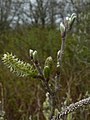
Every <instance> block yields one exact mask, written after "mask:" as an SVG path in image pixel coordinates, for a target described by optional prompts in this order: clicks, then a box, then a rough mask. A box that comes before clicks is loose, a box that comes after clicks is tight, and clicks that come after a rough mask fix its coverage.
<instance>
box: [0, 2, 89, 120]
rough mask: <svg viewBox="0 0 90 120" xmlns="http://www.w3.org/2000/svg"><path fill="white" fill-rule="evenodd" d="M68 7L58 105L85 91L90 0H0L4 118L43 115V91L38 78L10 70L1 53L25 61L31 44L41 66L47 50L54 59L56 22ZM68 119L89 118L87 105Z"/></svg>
mask: <svg viewBox="0 0 90 120" xmlns="http://www.w3.org/2000/svg"><path fill="white" fill-rule="evenodd" d="M73 12H75V13H76V14H77V20H76V21H75V24H74V27H73V29H72V31H71V32H70V33H69V34H68V36H67V41H66V48H65V54H64V58H63V63H62V64H63V65H62V75H61V81H60V84H61V91H59V92H58V98H57V106H59V109H60V107H61V105H62V104H65V103H66V104H67V105H68V104H70V103H72V102H76V101H79V100H80V99H82V98H86V97H88V96H90V0H0V101H1V103H0V113H1V110H4V111H5V118H6V119H7V120H30V117H32V118H33V120H45V118H44V116H43V112H42V104H43V102H44V100H45V91H44V90H43V88H42V84H41V83H40V81H37V80H35V79H31V78H19V77H16V76H15V75H14V74H12V73H10V72H9V70H8V69H7V68H6V67H5V66H4V65H3V63H2V61H1V57H2V56H3V54H4V53H6V52H10V53H13V55H16V56H17V57H18V58H20V59H21V60H24V61H26V62H30V59H29V52H28V51H29V49H34V50H35V49H36V50H37V51H38V54H39V60H40V63H41V66H42V68H43V63H44V61H45V59H46V58H47V57H48V56H52V57H53V59H54V62H55V63H56V54H57V51H58V50H59V49H60V46H61V36H60V31H59V24H60V22H61V21H63V20H64V19H65V17H66V16H70V15H71V14H72V13H73ZM53 74H54V73H53ZM72 120H90V106H87V107H84V108H81V109H79V110H77V111H76V112H74V113H73V117H72Z"/></svg>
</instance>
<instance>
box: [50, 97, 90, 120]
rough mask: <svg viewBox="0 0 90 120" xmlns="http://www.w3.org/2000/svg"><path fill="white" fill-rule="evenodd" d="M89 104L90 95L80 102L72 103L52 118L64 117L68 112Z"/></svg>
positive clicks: (56, 119)
mask: <svg viewBox="0 0 90 120" xmlns="http://www.w3.org/2000/svg"><path fill="white" fill-rule="evenodd" d="M88 104H90V97H88V98H86V99H82V100H80V101H79V102H76V103H72V104H70V105H69V106H67V107H66V108H65V109H63V110H62V111H61V112H60V113H58V115H57V116H53V118H52V119H51V120H60V118H63V117H64V116H66V115H67V114H69V113H71V112H73V111H75V110H77V109H79V108H80V107H83V106H85V105H88Z"/></svg>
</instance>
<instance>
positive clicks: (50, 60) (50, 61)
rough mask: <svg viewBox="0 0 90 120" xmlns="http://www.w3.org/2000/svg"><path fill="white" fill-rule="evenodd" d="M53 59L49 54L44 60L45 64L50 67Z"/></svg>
mask: <svg viewBox="0 0 90 120" xmlns="http://www.w3.org/2000/svg"><path fill="white" fill-rule="evenodd" d="M52 63H53V59H52V57H51V56H49V57H48V58H47V59H46V61H45V66H49V67H50V68H51V67H52Z"/></svg>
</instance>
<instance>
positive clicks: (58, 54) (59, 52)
mask: <svg viewBox="0 0 90 120" xmlns="http://www.w3.org/2000/svg"><path fill="white" fill-rule="evenodd" d="M60 54H61V50H59V51H58V52H57V58H59V57H60Z"/></svg>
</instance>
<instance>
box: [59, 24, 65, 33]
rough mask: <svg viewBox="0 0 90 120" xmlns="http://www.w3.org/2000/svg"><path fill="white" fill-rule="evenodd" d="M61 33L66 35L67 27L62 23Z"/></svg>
mask: <svg viewBox="0 0 90 120" xmlns="http://www.w3.org/2000/svg"><path fill="white" fill-rule="evenodd" d="M60 31H61V35H63V34H64V33H65V26H64V24H63V23H62V22H61V23H60Z"/></svg>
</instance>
